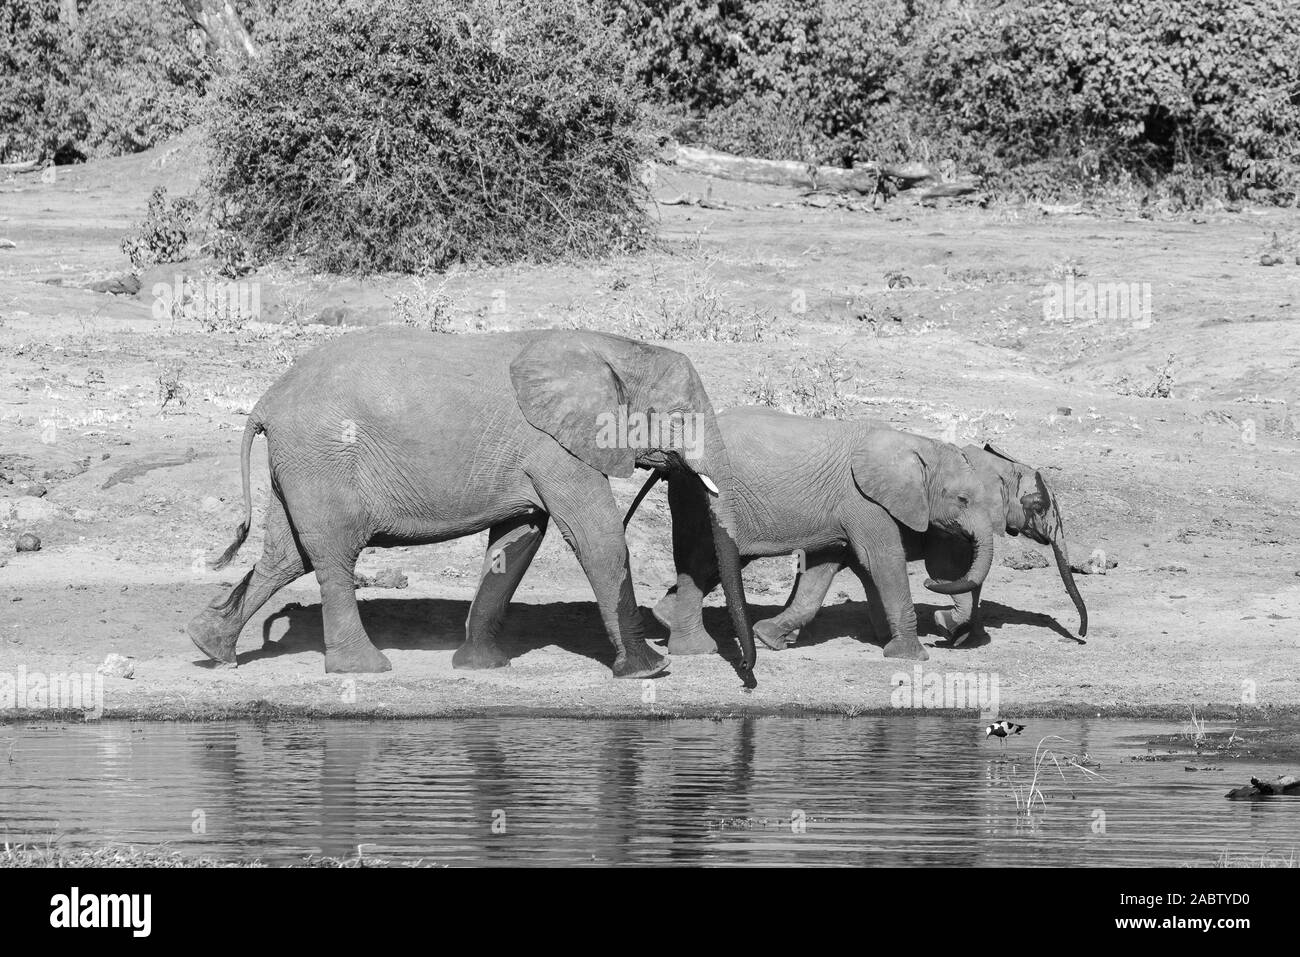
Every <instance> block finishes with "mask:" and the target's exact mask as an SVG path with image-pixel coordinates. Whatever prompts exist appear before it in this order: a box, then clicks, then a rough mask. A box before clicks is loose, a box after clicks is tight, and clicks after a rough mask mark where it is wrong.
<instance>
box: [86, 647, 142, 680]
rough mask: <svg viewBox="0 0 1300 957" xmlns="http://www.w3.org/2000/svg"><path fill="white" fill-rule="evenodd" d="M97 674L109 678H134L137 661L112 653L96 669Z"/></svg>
mask: <svg viewBox="0 0 1300 957" xmlns="http://www.w3.org/2000/svg"><path fill="white" fill-rule="evenodd" d="M95 674H97V675H104V676H105V677H107V678H134V677H135V659H134V658H128V657H126V655H119V654H116V653H111V654H109V656H108V657H107V658H105V659H104V663H103V664H102V665H100V666H99V667H98V668H96V669H95Z"/></svg>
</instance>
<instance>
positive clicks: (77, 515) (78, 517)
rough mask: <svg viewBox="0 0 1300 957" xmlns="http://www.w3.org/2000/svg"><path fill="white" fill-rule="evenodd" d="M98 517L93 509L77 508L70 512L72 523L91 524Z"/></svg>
mask: <svg viewBox="0 0 1300 957" xmlns="http://www.w3.org/2000/svg"><path fill="white" fill-rule="evenodd" d="M98 517H99V515H98V513H97V512H96V511H95V510H94V509H93V508H77V509H73V510H72V520H73V521H74V522H93V521H94V520H95V519H96V518H98Z"/></svg>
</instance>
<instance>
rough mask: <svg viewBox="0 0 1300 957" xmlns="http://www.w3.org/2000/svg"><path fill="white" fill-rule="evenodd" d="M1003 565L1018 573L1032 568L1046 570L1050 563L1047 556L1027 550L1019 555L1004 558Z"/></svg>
mask: <svg viewBox="0 0 1300 957" xmlns="http://www.w3.org/2000/svg"><path fill="white" fill-rule="evenodd" d="M1002 564H1003V565H1005V566H1006V567H1007V568H1014V569H1015V570H1016V571H1018V572H1023V571H1028V570H1029V569H1031V568H1046V567H1047V564H1048V563H1047V557H1046V556H1044V555H1042V554H1041V553H1039V552H1036V551H1033V550H1031V549H1028V548H1026V549H1025V550H1024V551H1023V552H1021V553H1020V554H1018V555H1007V556H1005V557H1003V559H1002Z"/></svg>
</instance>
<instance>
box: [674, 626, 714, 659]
mask: <svg viewBox="0 0 1300 957" xmlns="http://www.w3.org/2000/svg"><path fill="white" fill-rule="evenodd" d="M717 650H718V643H717V642H716V641H714V640H713V636H712V635H710V634H709V633H708V632H707V631H705V630H704V629H703V628H696V629H694V630H692V631H688V632H676V631H675V632H673V633H672V634H671V635H669V637H668V653H669V654H670V655H711V654H714V653H716V652H717Z"/></svg>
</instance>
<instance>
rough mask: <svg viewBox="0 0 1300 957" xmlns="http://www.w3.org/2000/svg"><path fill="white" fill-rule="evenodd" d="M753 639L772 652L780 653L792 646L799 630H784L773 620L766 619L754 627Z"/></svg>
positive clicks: (784, 628) (783, 627) (782, 626)
mask: <svg viewBox="0 0 1300 957" xmlns="http://www.w3.org/2000/svg"><path fill="white" fill-rule="evenodd" d="M754 637H755V638H757V639H758V640H759V641H761V642H762V643H763V644H765V645H767V647H769V648H771V649H772V650H773V651H782V650H784V649H785V648H788V647H789V646H790V645H793V644H794V642H795V639H796V638H798V637H799V629H798V628H786V627H785V626H784V625H781V624H779V623H778V622H777V620H776V619H775V618H768V619H766V620H764V621H760V622H758V623H757V624H755V625H754Z"/></svg>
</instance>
